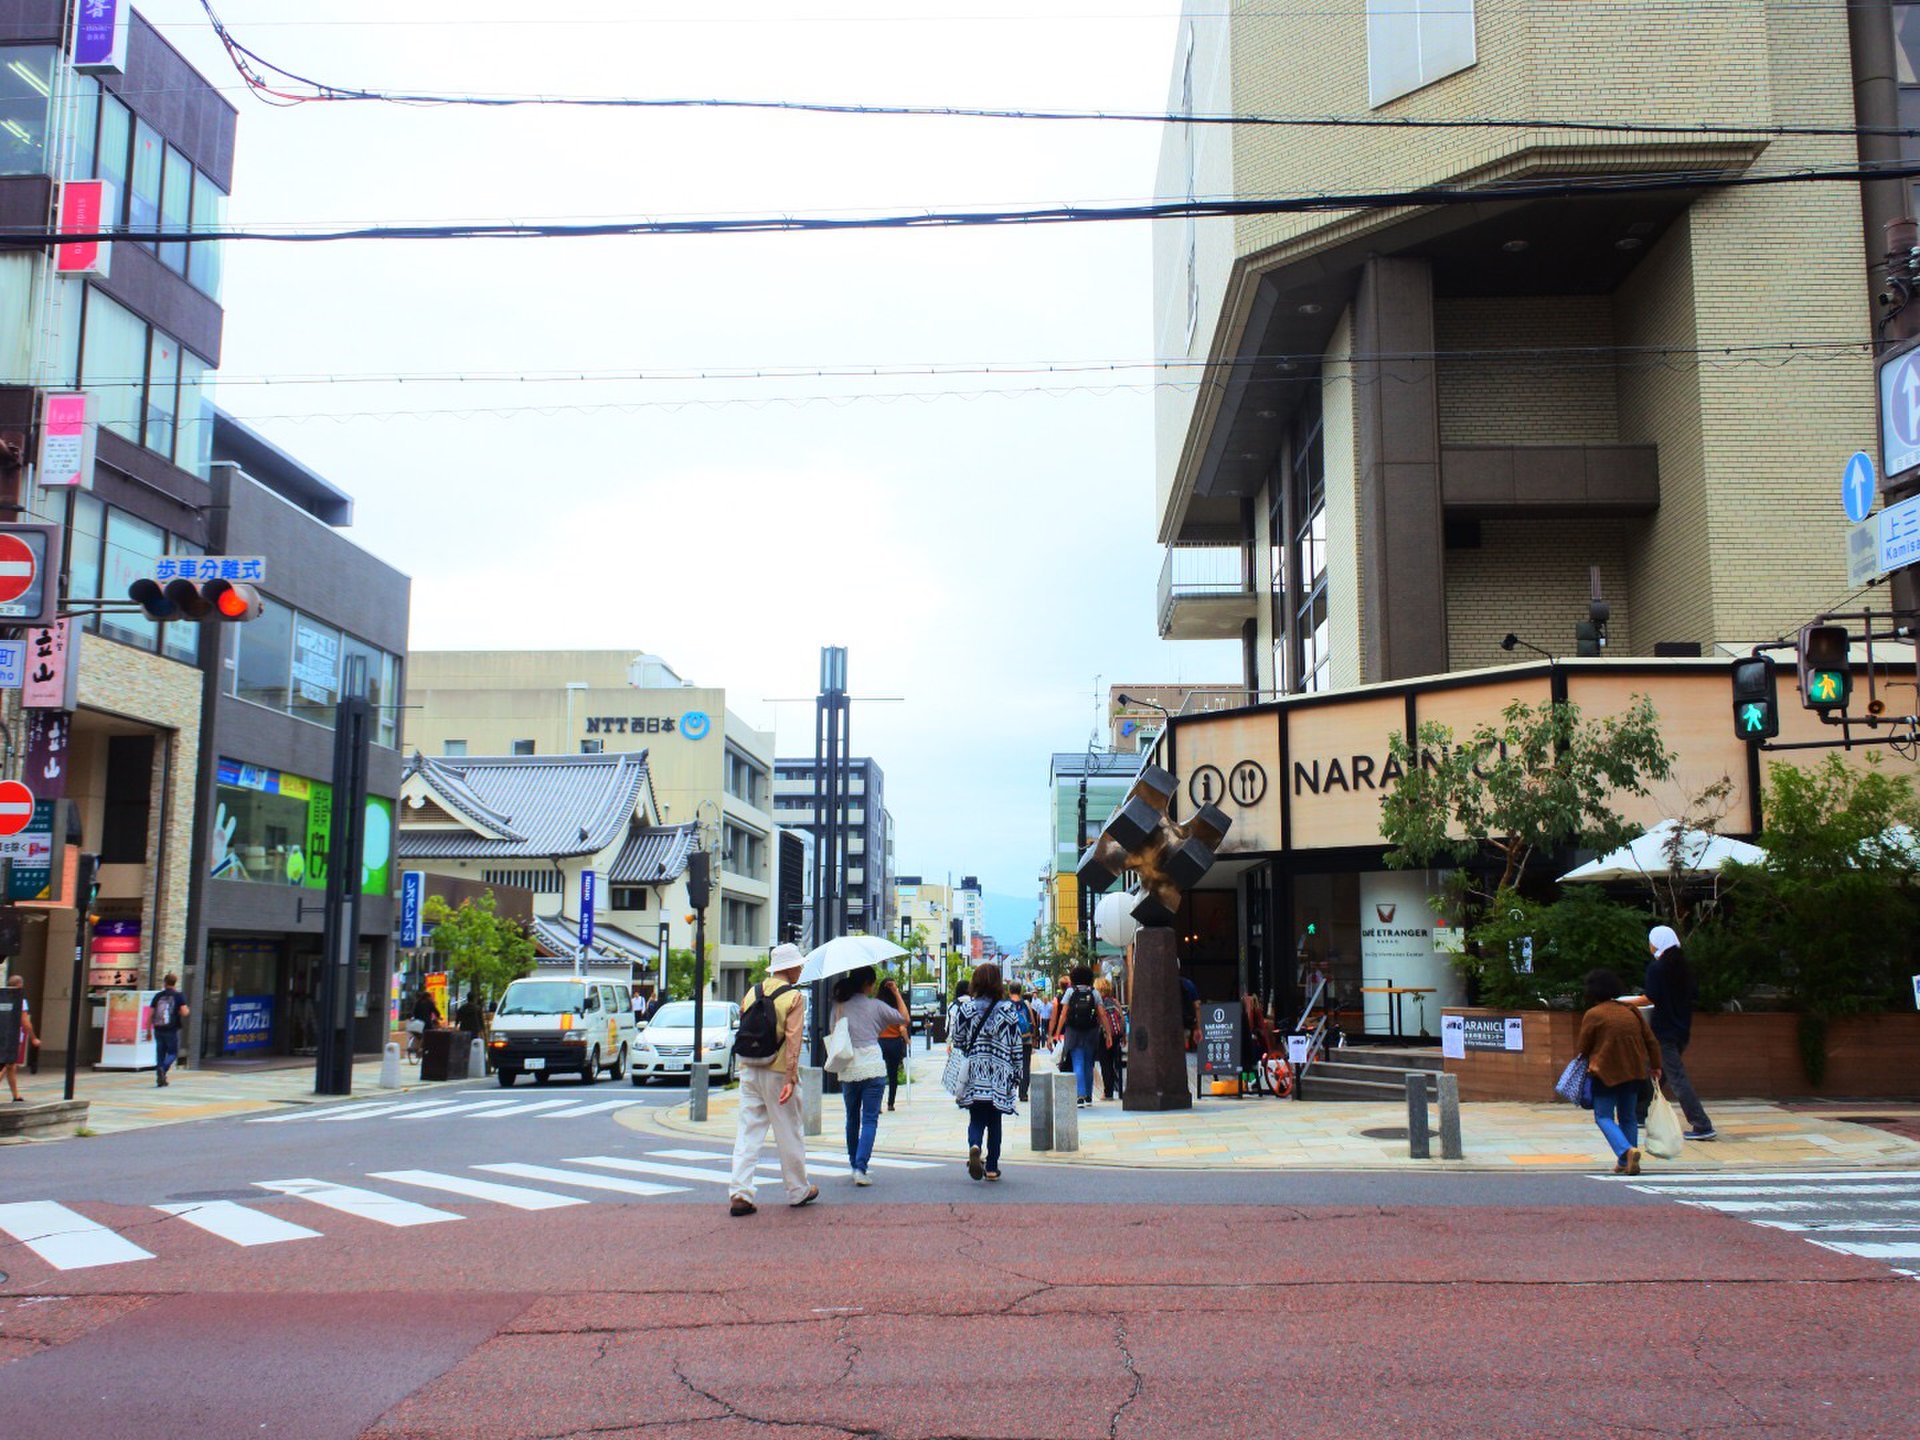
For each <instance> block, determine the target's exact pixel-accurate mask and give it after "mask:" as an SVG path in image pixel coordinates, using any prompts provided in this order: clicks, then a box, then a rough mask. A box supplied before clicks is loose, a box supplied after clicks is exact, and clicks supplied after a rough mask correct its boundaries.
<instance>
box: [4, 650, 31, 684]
mask: <svg viewBox="0 0 1920 1440" xmlns="http://www.w3.org/2000/svg"><path fill="white" fill-rule="evenodd" d="M26 683H27V642H26V641H24V640H0V690H18V689H19V688H20V687H21V686H22V685H24V684H26Z"/></svg>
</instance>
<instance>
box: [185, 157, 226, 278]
mask: <svg viewBox="0 0 1920 1440" xmlns="http://www.w3.org/2000/svg"><path fill="white" fill-rule="evenodd" d="M226 223H227V192H226V191H224V190H222V189H221V188H220V187H219V186H218V185H216V184H214V183H213V181H211V180H209V179H208V178H207V177H206V176H205V175H201V174H198V173H196V174H195V176H194V179H193V228H194V230H195V232H196V233H198V232H204V231H213V230H218V229H220V228H221V227H222V226H223V225H225V224H226ZM187 279H188V280H190V281H192V282H193V285H194V288H195V289H197V290H200V291H203V292H204V293H206V294H208V295H211V296H212V297H213V298H214V299H216V300H218V299H219V298H220V242H219V241H218V240H196V241H194V242H193V246H192V254H191V255H189V256H188V257H187Z"/></svg>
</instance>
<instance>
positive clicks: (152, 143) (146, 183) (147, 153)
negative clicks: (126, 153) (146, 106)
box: [127, 116, 166, 250]
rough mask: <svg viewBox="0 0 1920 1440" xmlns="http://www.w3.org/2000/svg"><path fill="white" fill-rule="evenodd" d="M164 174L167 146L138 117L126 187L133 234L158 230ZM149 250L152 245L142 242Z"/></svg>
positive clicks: (129, 225) (128, 213)
mask: <svg viewBox="0 0 1920 1440" xmlns="http://www.w3.org/2000/svg"><path fill="white" fill-rule="evenodd" d="M165 170H166V144H165V142H164V141H162V140H161V138H160V133H159V132H158V131H157V130H155V129H154V128H153V127H152V126H151V125H149V124H147V122H146V121H144V120H142V119H140V118H139V117H137V116H136V117H135V118H134V122H133V176H132V183H131V184H130V185H129V186H128V187H127V228H128V229H129V230H132V231H134V232H136V233H138V232H141V231H147V232H152V231H154V230H157V229H159V228H160V185H161V177H162V175H163V174H164V173H165ZM141 243H142V244H144V245H146V247H147V248H148V249H149V250H151V249H152V248H153V243H152V242H151V241H142V242H141Z"/></svg>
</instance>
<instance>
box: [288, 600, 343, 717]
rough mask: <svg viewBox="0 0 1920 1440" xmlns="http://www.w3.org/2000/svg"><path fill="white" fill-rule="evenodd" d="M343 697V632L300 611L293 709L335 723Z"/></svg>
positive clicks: (295, 636) (295, 626) (296, 621)
mask: <svg viewBox="0 0 1920 1440" xmlns="http://www.w3.org/2000/svg"><path fill="white" fill-rule="evenodd" d="M339 699H340V632H339V631H338V630H336V629H334V628H333V626H331V625H328V624H326V623H325V622H323V621H320V620H315V619H314V618H313V617H312V616H310V615H302V614H300V613H299V612H298V611H295V612H294V617H293V690H292V702H293V703H292V710H293V713H294V714H295V715H296V716H298V717H299V718H300V719H302V720H310V721H312V722H313V723H314V724H316V725H325V726H328V727H329V728H331V726H332V725H333V707H334V706H335V705H336V704H337V703H338V702H339Z"/></svg>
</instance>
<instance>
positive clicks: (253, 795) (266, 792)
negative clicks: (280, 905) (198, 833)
mask: <svg viewBox="0 0 1920 1440" xmlns="http://www.w3.org/2000/svg"><path fill="white" fill-rule="evenodd" d="M254 623H257V622H254ZM231 765H232V762H230V761H222V762H221V767H220V768H221V770H222V771H224V772H227V774H228V775H231V774H232V771H231V770H230V769H229V767H230V766H231ZM236 768H239V769H243V770H244V771H245V772H246V778H249V779H253V780H255V781H256V784H227V783H222V784H217V785H215V786H214V791H213V794H214V803H215V810H214V829H213V846H212V854H211V859H212V865H213V878H214V879H216V880H248V881H252V882H253V883H255V884H259V885H300V884H304V883H305V881H306V866H307V820H308V805H309V801H310V799H311V795H312V790H311V787H310V786H309V784H308V782H306V781H304V780H300V781H297V782H296V781H295V777H293V776H291V775H289V776H281V775H279V774H277V773H275V772H273V771H259V770H257V769H256V768H255V767H252V766H246V767H236ZM269 777H270V778H269ZM283 785H284V788H283ZM266 787H271V788H266Z"/></svg>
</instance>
